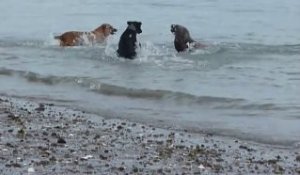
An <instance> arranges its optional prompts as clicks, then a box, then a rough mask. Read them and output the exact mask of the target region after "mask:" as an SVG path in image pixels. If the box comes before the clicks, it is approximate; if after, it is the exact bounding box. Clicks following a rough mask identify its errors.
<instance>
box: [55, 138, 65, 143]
mask: <svg viewBox="0 0 300 175" xmlns="http://www.w3.org/2000/svg"><path fill="white" fill-rule="evenodd" d="M57 143H59V144H66V143H67V142H66V141H65V139H63V138H61V137H60V138H58V139H57Z"/></svg>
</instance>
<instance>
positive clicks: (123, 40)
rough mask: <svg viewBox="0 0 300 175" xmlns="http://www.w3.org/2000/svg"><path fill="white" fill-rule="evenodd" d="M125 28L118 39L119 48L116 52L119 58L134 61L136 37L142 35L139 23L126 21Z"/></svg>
mask: <svg viewBox="0 0 300 175" xmlns="http://www.w3.org/2000/svg"><path fill="white" fill-rule="evenodd" d="M127 24H128V26H127V28H126V30H125V31H124V33H123V34H122V35H121V37H120V41H119V48H118V50H117V52H118V55H119V56H120V57H124V58H127V59H134V58H135V56H136V51H135V49H136V48H137V41H136V35H137V34H140V33H142V29H141V25H142V23H141V22H138V21H127Z"/></svg>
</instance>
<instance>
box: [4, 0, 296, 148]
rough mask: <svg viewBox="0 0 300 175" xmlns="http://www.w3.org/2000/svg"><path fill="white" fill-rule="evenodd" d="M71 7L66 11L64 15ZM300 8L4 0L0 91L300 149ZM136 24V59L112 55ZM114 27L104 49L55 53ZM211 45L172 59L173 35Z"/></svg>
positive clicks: (274, 3) (222, 1)
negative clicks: (174, 27) (177, 28)
mask: <svg viewBox="0 0 300 175" xmlns="http://www.w3.org/2000/svg"><path fill="white" fill-rule="evenodd" d="M66 7H67V8H66ZM299 9H300V2H299V1H297V0H290V1H287V2H282V1H279V0H276V1H274V0H272V1H271V0H266V1H263V2H260V1H258V0H256V1H251V2H241V1H236V0H234V1H230V2H229V1H225V0H216V1H185V2H181V1H164V2H161V1H151V2H150V1H130V2H123V1H120V0H115V1H107V2H105V3H104V1H101V2H99V1H96V0H93V1H88V2H87V3H85V4H82V2H81V1H79V0H76V1H74V0H72V1H71V0H68V1H67V0H66V1H63V2H62V1H58V0H55V1H47V2H40V1H37V0H28V1H26V2H22V3H20V2H19V1H17V0H9V1H8V0H5V1H4V2H3V3H2V5H1V6H0V11H1V13H0V18H1V19H2V20H0V26H1V28H0V60H1V62H0V84H1V86H0V93H1V94H2V95H9V96H18V97H22V98H30V99H34V100H39V101H51V102H54V103H57V104H61V105H70V106H73V107H75V108H81V109H83V110H86V111H89V112H93V113H97V114H99V115H101V116H104V117H109V118H114V117H118V118H126V119H130V120H135V121H140V122H146V123H152V124H155V125H159V126H163V127H175V128H179V129H187V130H190V131H193V132H210V133H215V134H219V135H228V136H234V137H239V138H243V139H250V140H254V141H258V142H264V143H274V144H275V143H276V144H283V145H287V146H296V145H297V143H298V144H299V142H300V134H299V133H300V127H299V126H300V99H299V92H300V91H299V85H300V71H299V67H300V57H299V56H300V52H299V50H300V34H299V31H300V24H299V23H297V22H296V21H298V17H299V15H300V10H299ZM131 19H134V20H141V21H142V22H143V25H142V29H143V33H142V34H141V35H140V36H139V41H140V42H141V44H142V49H141V50H139V55H138V58H137V59H136V60H133V61H130V60H123V59H121V58H118V57H117V56H116V54H115V50H116V49H117V43H118V39H119V36H120V35H121V33H122V31H123V30H124V29H125V27H126V21H127V20H131ZM103 22H109V23H111V24H112V25H113V26H115V27H116V28H118V29H119V31H118V33H117V34H116V35H114V36H112V37H110V38H109V40H108V43H107V45H97V46H85V47H74V48H60V47H59V46H58V43H57V41H55V40H53V39H52V38H53V36H54V35H55V34H58V33H61V32H64V31H67V30H84V31H88V30H92V29H93V28H96V27H97V26H98V25H100V24H101V23H103ZM172 23H178V24H182V25H185V26H187V27H188V28H189V30H190V32H191V34H192V36H193V37H194V38H195V39H196V40H198V41H201V42H204V43H206V44H208V45H209V47H208V48H206V49H205V50H197V51H193V52H189V53H180V54H177V53H176V52H175V49H174V48H173V43H172V40H173V36H172V34H171V33H170V25H171V24H172Z"/></svg>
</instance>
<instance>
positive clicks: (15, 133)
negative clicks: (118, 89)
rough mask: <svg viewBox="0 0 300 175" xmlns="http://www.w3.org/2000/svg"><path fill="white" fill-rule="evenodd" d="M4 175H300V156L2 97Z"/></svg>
mask: <svg viewBox="0 0 300 175" xmlns="http://www.w3.org/2000/svg"><path fill="white" fill-rule="evenodd" d="M0 174H32V175H34V174H36V175H42V174H51V175H52V174H57V175H58V174H59V175H62V174H300V150H299V149H294V148H293V149H292V148H278V147H274V146H271V145H262V144H257V143H252V142H247V141H241V140H236V139H234V138H225V137H218V136H214V135H204V134H195V133H189V132H187V131H175V130H167V129H162V128H157V127H155V126H149V125H148V126H147V125H144V124H139V123H133V122H129V121H125V120H119V119H105V118H102V117H101V116H97V115H93V114H87V113H85V112H84V111H77V110H74V109H70V108H66V107H60V106H55V105H53V104H41V103H35V102H32V101H27V100H24V99H16V98H8V97H0Z"/></svg>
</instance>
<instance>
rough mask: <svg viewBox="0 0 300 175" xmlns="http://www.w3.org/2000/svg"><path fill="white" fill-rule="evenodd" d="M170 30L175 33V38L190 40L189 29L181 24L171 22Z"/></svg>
mask: <svg viewBox="0 0 300 175" xmlns="http://www.w3.org/2000/svg"><path fill="white" fill-rule="evenodd" d="M171 32H172V33H173V34H174V35H175V38H181V39H183V40H192V39H191V37H190V32H189V30H188V29H187V28H186V27H184V26H182V25H179V24H172V25H171Z"/></svg>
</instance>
